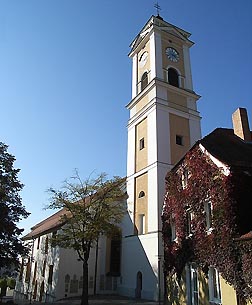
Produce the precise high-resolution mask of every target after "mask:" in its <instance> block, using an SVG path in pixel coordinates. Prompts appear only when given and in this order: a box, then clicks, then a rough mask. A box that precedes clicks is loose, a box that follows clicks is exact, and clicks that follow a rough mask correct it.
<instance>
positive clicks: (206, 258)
mask: <svg viewBox="0 0 252 305" xmlns="http://www.w3.org/2000/svg"><path fill="white" fill-rule="evenodd" d="M185 171H186V172H187V174H188V179H187V181H186V186H185V185H184V187H183V185H182V183H181V182H182V179H183V173H184V172H185ZM251 199H252V176H251V172H248V171H245V170H244V169H242V168H238V167H231V168H230V173H229V175H226V174H225V173H224V171H223V168H219V167H217V166H216V165H215V164H214V162H213V161H212V160H211V159H210V157H208V156H207V155H206V154H204V153H203V152H202V150H201V149H200V148H199V146H195V147H194V148H193V149H192V150H191V151H189V152H188V153H187V154H186V156H185V158H184V159H183V160H182V161H181V162H180V163H179V164H178V165H177V166H176V167H175V168H174V169H173V170H172V171H171V172H169V173H168V174H167V176H166V196H165V205H164V210H163V215H162V221H163V240H164V250H165V263H164V267H165V271H166V273H167V274H168V275H169V274H170V275H171V274H176V275H177V277H178V278H180V277H181V275H182V272H183V270H184V268H185V265H186V264H187V263H189V262H195V263H197V264H198V266H199V267H200V268H201V269H202V270H203V271H205V273H206V274H207V272H208V267H209V266H214V267H215V268H217V269H218V270H219V272H220V273H221V275H222V277H223V278H224V279H225V280H226V281H227V282H228V283H229V284H230V285H232V286H233V287H234V288H235V289H236V291H237V293H238V294H239V295H240V296H241V297H242V298H245V299H249V298H251V297H252V281H251V279H252V254H251V253H252V251H251V250H252V241H251V240H246V241H243V240H241V239H240V236H241V235H242V234H245V233H247V232H248V231H249V230H251V219H252V215H251V207H250V206H249V204H251ZM207 201H210V202H211V206H212V215H211V230H207V223H206V211H205V203H206V202H207ZM189 214H190V215H193V217H192V219H191V221H190V230H189V229H188V225H189V224H188V215H189ZM171 222H173V223H174V224H175V227H176V239H175V240H172V227H171ZM246 230H247V231H246Z"/></svg>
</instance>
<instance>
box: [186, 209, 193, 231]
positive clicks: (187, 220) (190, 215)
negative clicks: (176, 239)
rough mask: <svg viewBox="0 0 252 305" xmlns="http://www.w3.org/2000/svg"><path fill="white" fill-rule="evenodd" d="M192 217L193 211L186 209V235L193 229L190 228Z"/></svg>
mask: <svg viewBox="0 0 252 305" xmlns="http://www.w3.org/2000/svg"><path fill="white" fill-rule="evenodd" d="M193 217H194V215H193V212H192V211H190V210H189V209H188V210H187V211H186V231H187V236H190V235H191V234H192V233H193V230H192V221H193Z"/></svg>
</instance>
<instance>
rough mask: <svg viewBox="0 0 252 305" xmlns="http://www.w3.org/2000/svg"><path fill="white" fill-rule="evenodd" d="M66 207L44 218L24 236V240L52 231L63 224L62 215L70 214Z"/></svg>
mask: <svg viewBox="0 0 252 305" xmlns="http://www.w3.org/2000/svg"><path fill="white" fill-rule="evenodd" d="M68 213H69V212H67V211H66V210H65V209H62V210H60V211H58V212H56V213H55V214H53V215H51V216H50V217H48V218H46V219H44V220H43V221H41V222H40V223H38V224H36V225H35V226H34V227H32V228H31V232H30V233H28V234H27V235H25V236H24V237H23V240H28V239H33V238H36V237H38V236H40V235H44V234H46V233H49V232H52V231H54V230H55V229H57V228H60V227H61V226H62V225H63V222H62V216H63V215H64V214H68Z"/></svg>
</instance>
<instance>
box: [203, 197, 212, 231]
mask: <svg viewBox="0 0 252 305" xmlns="http://www.w3.org/2000/svg"><path fill="white" fill-rule="evenodd" d="M204 209H205V214H206V229H207V231H208V232H210V231H211V230H212V227H213V206H212V202H211V201H210V200H207V201H205V203H204Z"/></svg>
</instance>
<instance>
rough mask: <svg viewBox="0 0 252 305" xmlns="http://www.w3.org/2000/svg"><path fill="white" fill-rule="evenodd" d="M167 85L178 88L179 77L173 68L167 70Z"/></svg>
mask: <svg viewBox="0 0 252 305" xmlns="http://www.w3.org/2000/svg"><path fill="white" fill-rule="evenodd" d="M168 83H169V84H170V85H172V86H175V87H179V75H178V72H177V70H175V69H174V68H169V69H168Z"/></svg>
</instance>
